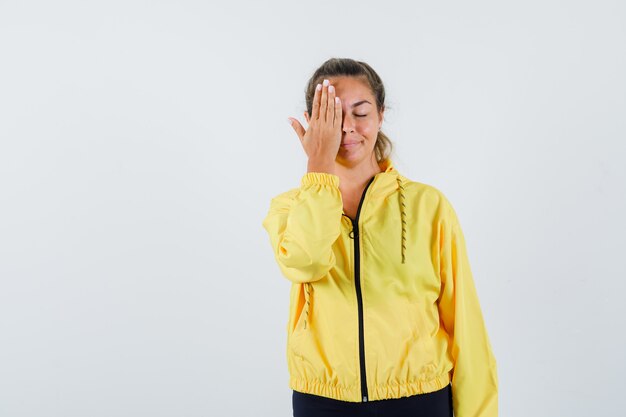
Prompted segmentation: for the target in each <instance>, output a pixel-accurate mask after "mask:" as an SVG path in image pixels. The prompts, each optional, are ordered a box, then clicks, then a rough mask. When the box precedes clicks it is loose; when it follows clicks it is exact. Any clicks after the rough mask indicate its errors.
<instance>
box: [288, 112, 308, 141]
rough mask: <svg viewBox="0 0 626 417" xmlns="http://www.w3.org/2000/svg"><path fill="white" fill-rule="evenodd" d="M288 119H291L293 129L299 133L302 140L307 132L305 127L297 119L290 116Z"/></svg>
mask: <svg viewBox="0 0 626 417" xmlns="http://www.w3.org/2000/svg"><path fill="white" fill-rule="evenodd" d="M287 120H288V121H289V124H290V125H291V127H292V128H293V130H295V131H296V134H297V135H298V138H300V141H302V139H303V138H304V133H305V130H304V127H302V125H301V124H300V122H299V121H298V120H296V119H292V118H291V117H288V118H287Z"/></svg>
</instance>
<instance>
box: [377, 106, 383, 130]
mask: <svg viewBox="0 0 626 417" xmlns="http://www.w3.org/2000/svg"><path fill="white" fill-rule="evenodd" d="M378 120H379V122H378V130H380V129H381V128H382V126H383V121H384V120H385V108H384V107H383V109H382V110H381V111H380V112H378Z"/></svg>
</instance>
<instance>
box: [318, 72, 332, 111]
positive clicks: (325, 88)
mask: <svg viewBox="0 0 626 417" xmlns="http://www.w3.org/2000/svg"><path fill="white" fill-rule="evenodd" d="M328 84H330V83H329V82H328V80H324V82H323V83H322V97H321V99H320V100H321V101H320V114H319V119H321V120H322V121H325V120H326V119H327V118H326V109H327V107H328Z"/></svg>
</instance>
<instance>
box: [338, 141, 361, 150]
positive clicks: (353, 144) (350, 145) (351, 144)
mask: <svg viewBox="0 0 626 417" xmlns="http://www.w3.org/2000/svg"><path fill="white" fill-rule="evenodd" d="M360 144H361V142H346V143H342V144H341V147H342V148H344V149H352V148H356V147H357V146H358V145H360Z"/></svg>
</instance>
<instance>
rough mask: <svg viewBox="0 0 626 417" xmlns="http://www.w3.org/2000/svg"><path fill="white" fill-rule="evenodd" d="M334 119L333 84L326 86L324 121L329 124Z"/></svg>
mask: <svg viewBox="0 0 626 417" xmlns="http://www.w3.org/2000/svg"><path fill="white" fill-rule="evenodd" d="M334 119H335V86H334V85H329V86H328V108H327V110H326V121H328V122H329V123H330V124H331V125H332V124H333V122H334Z"/></svg>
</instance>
